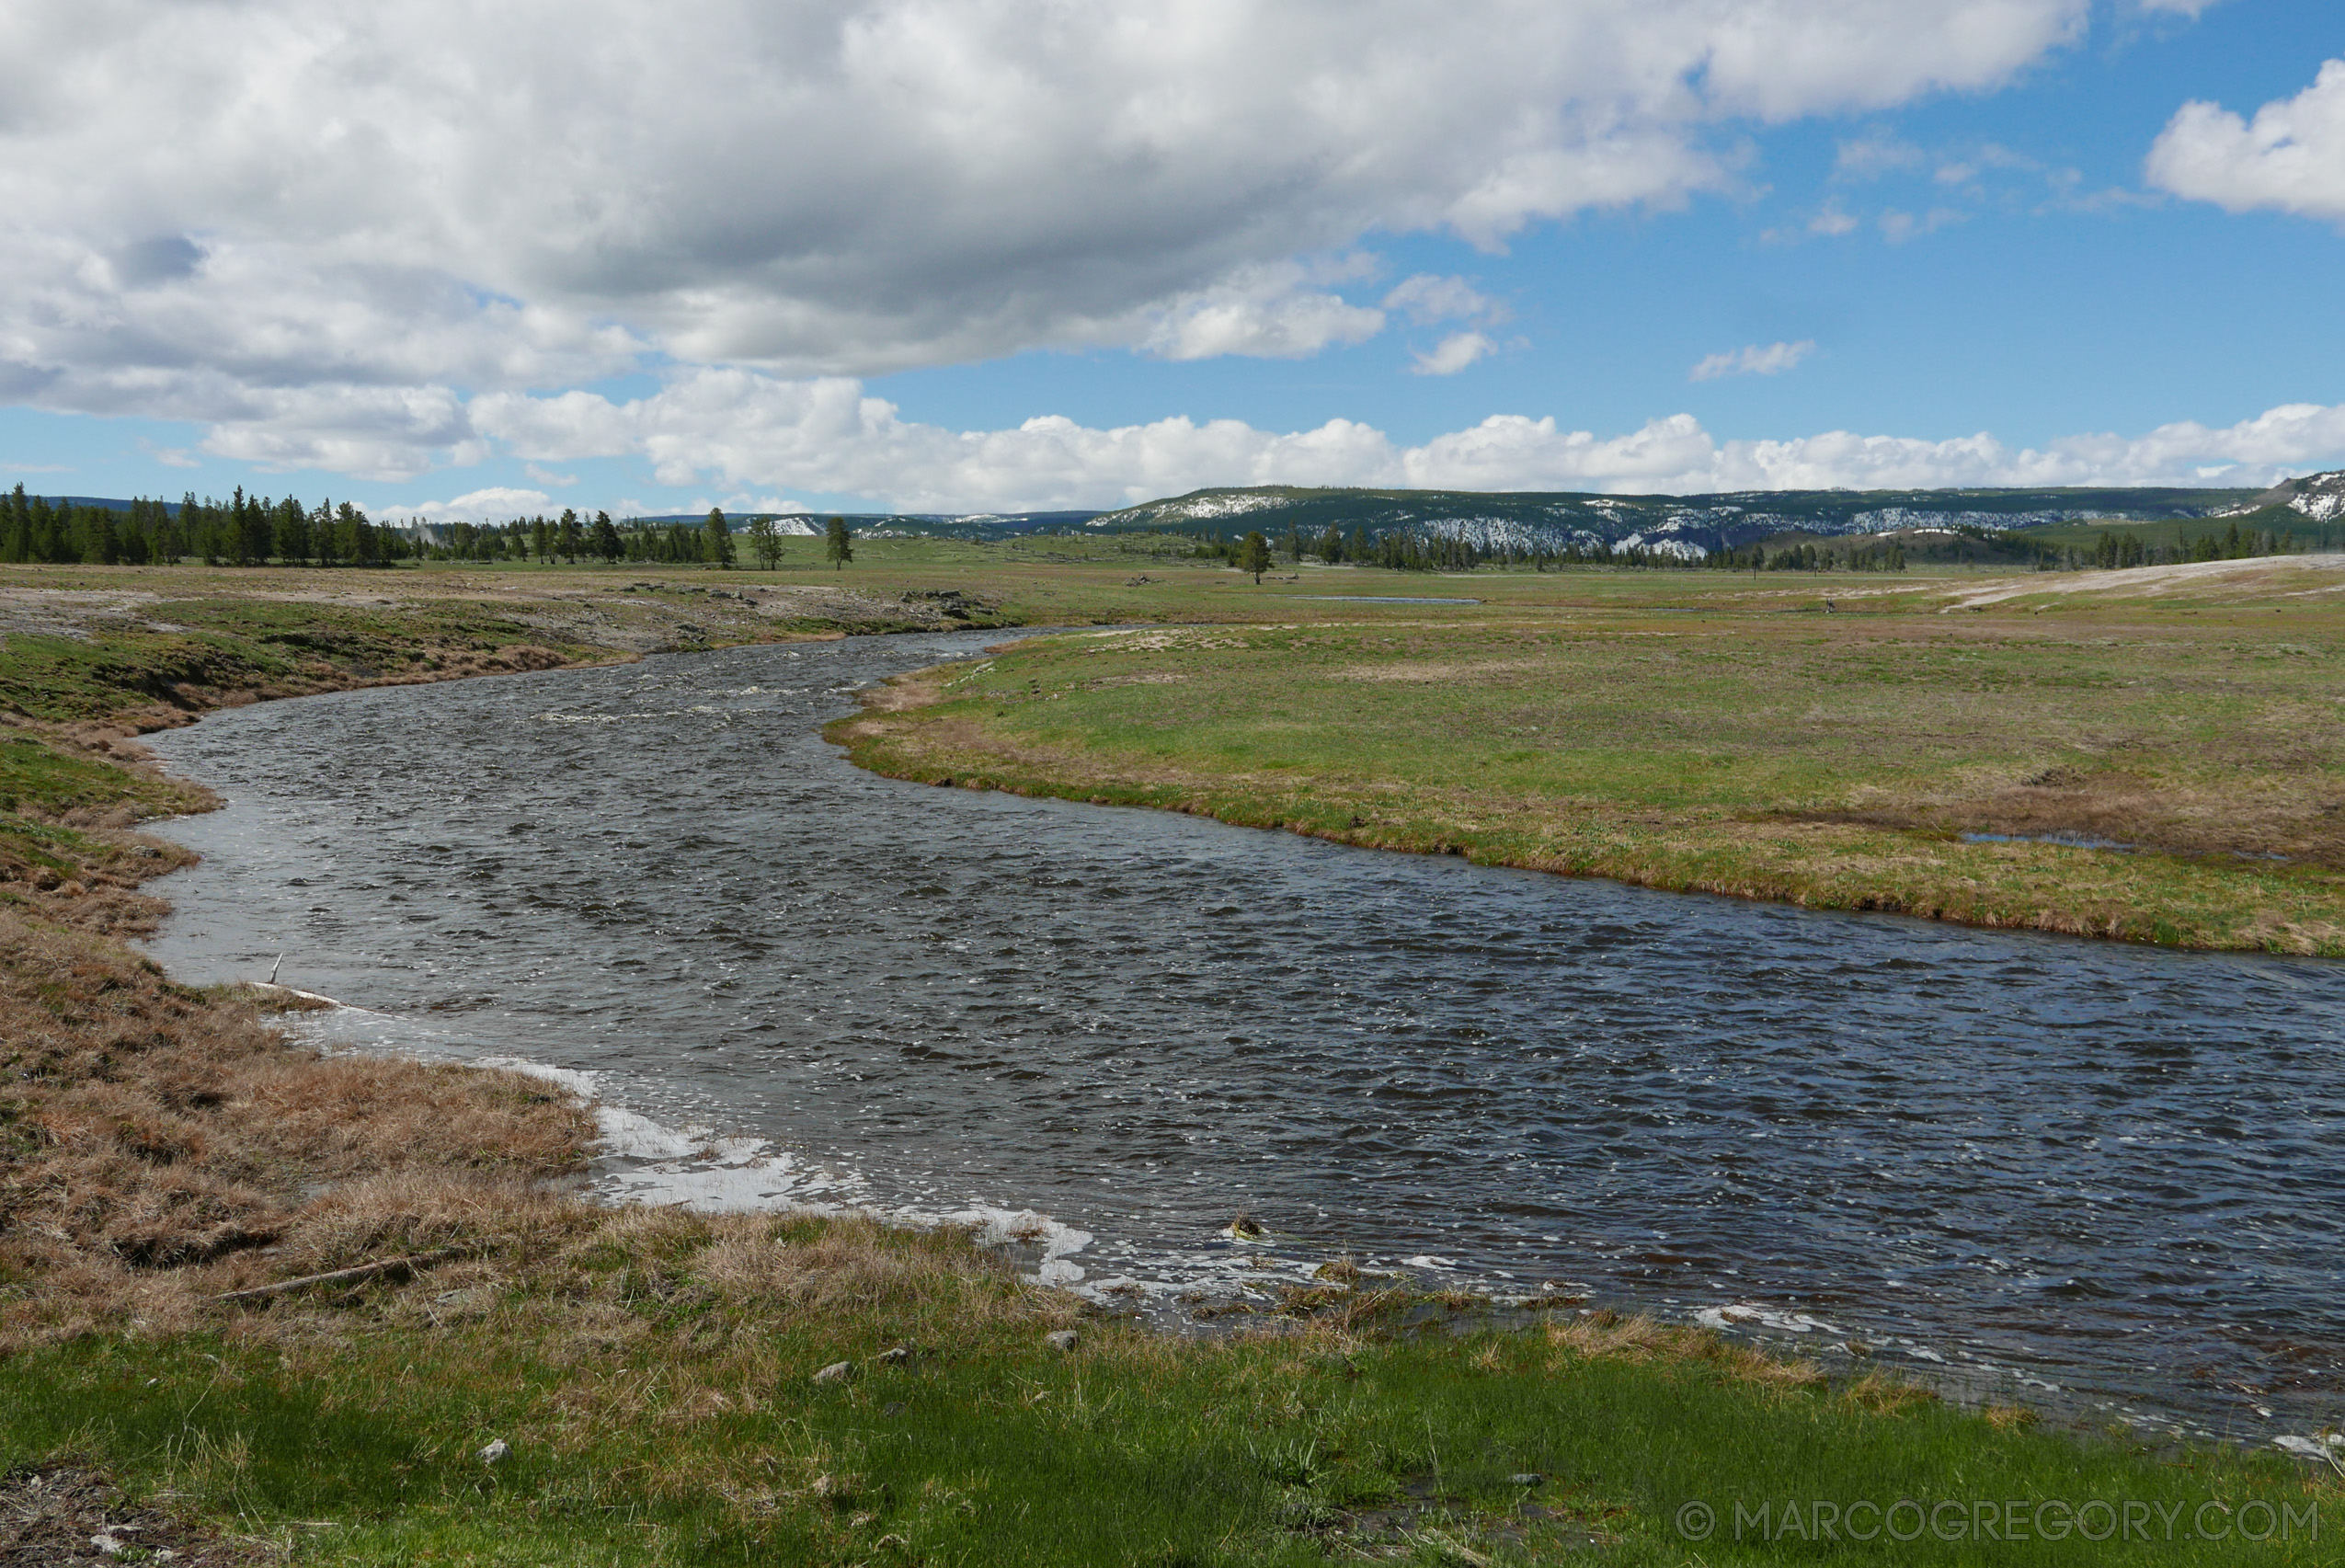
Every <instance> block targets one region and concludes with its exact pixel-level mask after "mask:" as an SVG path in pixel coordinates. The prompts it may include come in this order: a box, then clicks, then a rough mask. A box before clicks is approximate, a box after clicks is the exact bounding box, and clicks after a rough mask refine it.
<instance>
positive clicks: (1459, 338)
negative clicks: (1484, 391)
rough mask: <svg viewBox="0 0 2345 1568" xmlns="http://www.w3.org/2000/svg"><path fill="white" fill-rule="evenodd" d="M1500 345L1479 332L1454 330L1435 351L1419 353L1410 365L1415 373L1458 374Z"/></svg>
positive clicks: (1493, 351)
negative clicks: (1414, 361)
mask: <svg viewBox="0 0 2345 1568" xmlns="http://www.w3.org/2000/svg"><path fill="white" fill-rule="evenodd" d="M1497 349H1498V345H1497V344H1495V343H1493V342H1492V341H1491V340H1490V339H1489V338H1486V337H1484V336H1483V335H1482V334H1481V333H1479V332H1453V333H1451V334H1450V335H1449V336H1448V337H1447V338H1443V339H1442V340H1441V341H1440V342H1439V343H1438V344H1436V345H1435V347H1434V349H1433V352H1431V353H1429V354H1418V355H1416V356H1414V357H1415V360H1416V363H1415V364H1414V365H1413V366H1412V367H1410V373H1412V374H1413V375H1456V374H1457V373H1458V372H1459V371H1462V370H1464V369H1465V368H1466V367H1467V366H1468V365H1470V364H1472V363H1473V362H1474V361H1476V360H1479V359H1481V358H1482V357H1483V356H1485V355H1488V354H1493V353H1495V352H1496V351H1497Z"/></svg>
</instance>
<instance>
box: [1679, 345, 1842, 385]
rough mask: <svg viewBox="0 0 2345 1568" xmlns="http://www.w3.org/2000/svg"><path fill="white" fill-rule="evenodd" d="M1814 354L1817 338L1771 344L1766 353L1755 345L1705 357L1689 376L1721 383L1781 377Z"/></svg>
mask: <svg viewBox="0 0 2345 1568" xmlns="http://www.w3.org/2000/svg"><path fill="white" fill-rule="evenodd" d="M1814 352H1815V339H1814V338H1802V339H1800V341H1798V342H1797V343H1769V344H1768V345H1767V347H1765V348H1764V349H1762V348H1760V347H1759V346H1758V345H1757V344H1756V343H1753V344H1749V345H1747V346H1746V347H1744V348H1741V349H1728V350H1727V351H1726V352H1724V353H1722V354H1711V355H1709V356H1707V357H1705V358H1704V359H1703V360H1702V361H1701V362H1700V363H1699V364H1697V365H1696V366H1694V368H1693V369H1692V370H1690V371H1687V372H1686V379H1687V381H1717V380H1719V379H1721V378H1722V377H1724V376H1730V375H1781V374H1782V373H1783V372H1785V371H1788V370H1790V368H1791V367H1792V366H1794V365H1796V364H1798V363H1799V362H1800V361H1802V360H1804V359H1806V358H1807V357H1808V356H1809V355H1810V354H1813V353H1814Z"/></svg>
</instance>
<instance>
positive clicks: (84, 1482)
mask: <svg viewBox="0 0 2345 1568" xmlns="http://www.w3.org/2000/svg"><path fill="white" fill-rule="evenodd" d="M284 1560H285V1553H284V1552H283V1551H282V1550H281V1549H280V1548H279V1547H277V1546H275V1545H274V1544H272V1543H270V1542H268V1541H262V1540H253V1539H244V1538H235V1537H223V1536H222V1535H220V1534H219V1533H218V1532H217V1531H213V1530H207V1529H204V1528H200V1527H199V1526H196V1525H192V1524H189V1523H188V1522H187V1521H186V1520H184V1519H180V1518H177V1517H175V1516H173V1515H171V1514H169V1513H167V1512H166V1511H165V1510H163V1509H161V1508H158V1507H155V1506H154V1505H145V1504H137V1503H132V1501H131V1500H130V1499H129V1498H128V1497H126V1496H125V1495H124V1494H123V1493H122V1490H121V1488H120V1487H119V1486H116V1485H115V1484H114V1483H113V1482H111V1481H109V1480H108V1479H107V1478H106V1477H105V1476H104V1475H103V1474H101V1473H99V1472H98V1471H91V1470H64V1469H60V1470H45V1471H44V1470H27V1471H17V1472H16V1473H15V1474H12V1475H9V1476H7V1477H6V1478H0V1568H78V1565H80V1564H85V1563H100V1562H103V1563H109V1564H112V1563H120V1562H125V1561H129V1562H153V1563H157V1564H161V1563H166V1562H167V1563H170V1564H173V1565H174V1568H246V1565H247V1564H253V1563H262V1562H283V1561H284Z"/></svg>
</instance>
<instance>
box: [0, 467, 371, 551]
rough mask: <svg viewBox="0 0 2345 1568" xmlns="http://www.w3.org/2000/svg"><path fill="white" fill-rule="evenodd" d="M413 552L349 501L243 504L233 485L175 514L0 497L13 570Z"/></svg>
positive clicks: (1, 544) (159, 505) (0, 542)
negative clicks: (224, 494) (228, 492)
mask: <svg viewBox="0 0 2345 1568" xmlns="http://www.w3.org/2000/svg"><path fill="white" fill-rule="evenodd" d="M417 551H418V542H417V540H416V539H415V538H413V537H412V536H411V535H408V534H406V533H405V532H402V531H400V530H398V529H393V528H385V527H383V525H382V524H380V523H377V522H374V521H372V520H371V519H369V518H368V516H367V515H366V513H364V512H362V511H360V509H358V508H356V507H354V506H352V505H351V504H350V503H349V502H348V501H344V502H342V503H341V504H339V505H338V506H337V505H336V504H335V503H334V502H333V501H331V500H325V501H320V502H319V503H318V504H317V505H316V506H315V507H304V506H303V505H302V503H301V502H300V501H298V500H296V499H294V498H292V497H291V496H287V497H286V498H283V499H282V500H270V499H269V498H267V497H265V496H247V495H246V494H245V492H244V488H243V486H238V487H237V489H236V493H235V497H234V498H232V499H230V500H226V501H216V500H210V499H206V500H202V501H199V500H197V499H196V498H195V495H194V493H193V492H192V491H191V492H189V495H188V496H187V498H185V499H184V500H182V501H180V503H179V504H178V506H177V507H176V508H174V507H171V506H168V505H166V503H164V502H163V501H160V500H153V501H150V500H147V499H145V498H140V499H137V500H134V501H132V503H131V504H130V506H129V507H128V508H127V509H122V510H119V511H118V510H116V509H113V508H111V507H92V506H74V505H71V504H69V503H67V502H66V501H63V500H62V499H61V500H60V501H58V502H57V504H56V505H54V506H51V504H50V503H49V502H48V501H46V500H44V499H43V498H40V497H39V496H28V495H26V494H25V487H24V486H22V485H19V486H17V487H16V489H15V490H13V491H12V492H10V493H9V494H8V495H7V496H6V497H0V561H5V562H8V563H11V564H27V563H32V562H46V563H49V564H51V565H64V564H73V563H79V564H81V565H85V566H94V567H95V566H107V567H111V566H133V567H136V566H145V565H148V564H150V563H158V562H167V561H183V560H200V561H202V562H203V563H204V564H205V565H207V566H221V565H233V566H256V565H258V564H260V563H262V562H266V561H283V562H287V563H289V564H298V565H312V564H314V565H317V566H326V567H330V566H382V565H384V564H387V563H389V562H392V561H400V560H406V559H408V558H410V557H411V556H413V555H416V554H417Z"/></svg>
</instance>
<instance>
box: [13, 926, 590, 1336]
mask: <svg viewBox="0 0 2345 1568" xmlns="http://www.w3.org/2000/svg"><path fill="white" fill-rule="evenodd" d="M97 898H98V896H97V895H95V894H85V895H82V896H80V897H78V898H75V897H74V896H71V895H65V894H63V893H62V892H61V893H60V894H59V895H58V896H57V899H56V903H57V904H59V905H63V906H66V907H68V908H69V909H72V910H73V912H75V913H80V914H82V915H84V916H85V917H87V916H88V915H90V914H91V913H92V912H93V905H94V904H96V903H97ZM75 906H77V908H74V907H75ZM51 912H52V910H51V908H50V907H47V906H42V907H38V908H37V909H28V908H25V907H22V906H17V907H0V1041H5V1046H0V1072H4V1073H5V1080H0V1139H5V1140H6V1142H5V1155H6V1158H5V1161H0V1344H5V1343H7V1342H10V1341H21V1340H23V1339H26V1338H42V1337H49V1336H51V1335H53V1334H57V1333H78V1332H81V1331H82V1330H84V1329H86V1328H89V1327H92V1326H96V1325H97V1324H101V1323H110V1322H128V1321H133V1320H144V1321H146V1322H148V1323H149V1324H150V1325H152V1326H156V1327H161V1326H165V1325H166V1324H177V1323H185V1322H192V1321H193V1320H194V1318H195V1317H196V1316H197V1315H198V1314H199V1313H200V1309H201V1307H202V1304H203V1302H204V1300H205V1299H206V1298H208V1297H210V1296H212V1295H213V1294H216V1293H217V1292H219V1291H223V1290H227V1289H234V1288H240V1287H243V1286H246V1285H249V1284H254V1283H257V1282H258V1281H259V1280H260V1279H262V1278H264V1277H269V1276H282V1275H287V1274H297V1273H301V1272H304V1270H305V1268H306V1267H307V1266H308V1265H317V1266H319V1267H332V1266H336V1265H337V1264H339V1263H343V1262H356V1261H360V1259H362V1258H364V1257H367V1256H370V1255H375V1254H377V1253H381V1252H383V1251H384V1250H386V1249H387V1250H396V1249H397V1248H400V1247H404V1246H407V1245H410V1244H412V1243H416V1242H420V1241H423V1240H425V1239H431V1240H444V1239H449V1238H452V1237H454V1236H458V1235H483V1234H490V1233H494V1232H496V1231H497V1230H498V1229H499V1227H501V1226H504V1225H506V1224H507V1223H508V1216H509V1213H510V1212H511V1211H512V1210H513V1208H514V1205H515V1199H516V1197H517V1196H518V1194H519V1192H520V1190H521V1189H524V1188H526V1187H527V1186H528V1185H529V1184H532V1183H535V1184H543V1183H544V1182H546V1181H549V1180H553V1179H556V1178H559V1177H562V1176H564V1175H566V1174H567V1173H571V1172H573V1171H575V1170H577V1169H578V1167H579V1165H580V1164H581V1162H582V1161H583V1159H584V1155H585V1150H586V1146H587V1141H588V1139H589V1138H590V1137H591V1135H592V1131H593V1127H592V1122H591V1119H590V1117H589V1116H588V1115H587V1114H586V1112H585V1111H584V1109H583V1108H582V1107H580V1106H578V1105H577V1104H572V1103H570V1102H569V1101H567V1100H566V1099H565V1098H562V1097H559V1096H556V1095H555V1094H552V1093H548V1092H547V1090H546V1087H545V1086H544V1085H543V1084H542V1083H538V1082H534V1081H532V1080H529V1079H524V1078H520V1077H517V1076H513V1075H509V1074H502V1073H494V1072H479V1071H473V1070H461V1069H455V1068H447V1067H433V1066H426V1065H423V1064H420V1063H415V1062H402V1061H392V1060H384V1059H371V1058H349V1057H342V1058H329V1057H325V1056H321V1055H319V1054H318V1053H317V1052H315V1051H313V1050H309V1049H305V1048H301V1047H294V1046H292V1045H290V1044H288V1043H287V1041H286V1040H285V1038H284V1036H282V1035H281V1034H280V1033H279V1032H278V1031H277V1030H275V1029H273V1028H271V1027H269V1025H268V1024H266V1023H265V1022H264V1021H263V1019H262V1017H261V1016H260V1014H259V1013H257V1011H256V1010H255V1009H254V1008H253V1007H252V1006H251V1005H250V1004H249V1003H247V1002H245V1001H238V1000H235V999H233V998H227V997H219V996H209V995H205V994H203V993H200V992H196V991H191V990H187V989H186V988H184V987H179V986H175V985H173V984H171V983H170V982H169V981H168V980H166V979H165V978H164V976H163V974H162V973H161V971H160V970H159V969H157V968H156V967H155V966H154V965H153V964H152V963H150V962H148V961H146V960H144V959H143V958H140V957H138V956H135V955H133V954H132V953H130V952H128V951H126V950H125V949H123V948H121V947H120V946H118V945H117V944H114V943H113V942H110V941H109V940H107V938H106V937H105V936H104V935H103V934H100V933H102V932H103V931H105V930H106V929H108V924H109V922H108V921H107V919H106V918H105V917H106V911H105V910H104V909H103V908H102V907H99V908H98V909H97V910H96V911H95V912H96V913H97V916H98V918H97V919H94V920H90V921H89V923H91V924H93V925H96V926H97V927H98V931H96V932H92V931H76V930H74V929H72V928H71V927H68V926H65V925H63V924H59V923H56V921H54V920H53V919H51V918H48V917H49V916H50V915H51Z"/></svg>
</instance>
